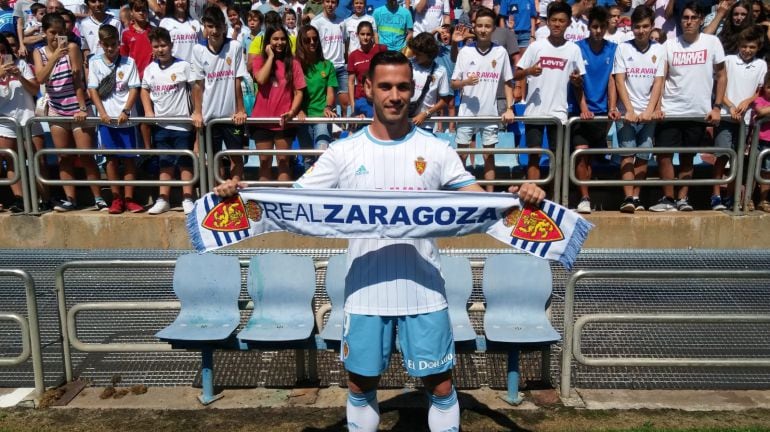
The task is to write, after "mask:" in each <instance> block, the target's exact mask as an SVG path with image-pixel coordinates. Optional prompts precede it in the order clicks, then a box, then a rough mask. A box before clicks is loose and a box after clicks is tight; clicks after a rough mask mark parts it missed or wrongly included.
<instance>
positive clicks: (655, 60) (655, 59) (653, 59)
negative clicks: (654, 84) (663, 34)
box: [652, 55, 658, 63]
mask: <svg viewBox="0 0 770 432" xmlns="http://www.w3.org/2000/svg"><path fill="white" fill-rule="evenodd" d="M657 61H658V56H656V55H653V56H652V62H653V63H656V62H657Z"/></svg>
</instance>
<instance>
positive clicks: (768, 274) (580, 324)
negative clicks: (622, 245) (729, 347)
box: [561, 269, 770, 398]
mask: <svg viewBox="0 0 770 432" xmlns="http://www.w3.org/2000/svg"><path fill="white" fill-rule="evenodd" d="M724 277H725V270H704V269H698V270H664V269H650V270H590V269H585V270H578V271H577V272H575V273H573V274H572V276H571V277H570V278H569V280H568V281H567V285H566V287H565V293H564V346H563V348H562V362H561V396H562V398H569V397H570V391H571V385H572V384H571V379H572V369H571V367H572V360H573V358H574V359H575V360H576V361H577V362H579V363H581V364H584V365H588V366H643V367H645V366H646V367H652V366H671V367H680V366H701V367H770V359H756V358H748V359H747V358H743V359H740V358H729V359H728V358H722V359H715V358H633V359H621V358H601V359H598V358H590V357H586V356H585V355H583V354H582V353H581V352H580V348H581V346H582V345H581V343H580V337H581V336H582V332H583V329H584V327H585V325H586V324H589V323H593V322H623V323H629V322H639V323H642V322H655V323H660V322H678V323H681V322H696V323H697V322H722V323H723V322H752V323H757V322H761V323H767V322H770V315H767V314H764V315H762V314H754V315H750V314H735V315H725V314H714V315H708V314H697V315H695V314H621V313H618V314H588V315H584V316H582V317H581V318H580V319H578V320H577V321H575V320H574V313H575V311H574V309H575V291H576V288H577V284H578V283H579V282H580V281H583V280H585V279H618V280H629V279H630V280H642V279H710V278H714V279H717V278H724ZM729 277H730V278H731V279H770V270H733V269H730V271H729Z"/></svg>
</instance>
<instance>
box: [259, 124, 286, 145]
mask: <svg viewBox="0 0 770 432" xmlns="http://www.w3.org/2000/svg"><path fill="white" fill-rule="evenodd" d="M296 136H297V128H296V127H290V128H286V129H283V130H271V129H265V128H262V127H259V126H255V127H253V128H252V129H251V139H253V140H254V141H257V142H259V141H273V140H274V139H285V140H286V141H287V142H288V143H289V145H291V142H292V141H294V138H296Z"/></svg>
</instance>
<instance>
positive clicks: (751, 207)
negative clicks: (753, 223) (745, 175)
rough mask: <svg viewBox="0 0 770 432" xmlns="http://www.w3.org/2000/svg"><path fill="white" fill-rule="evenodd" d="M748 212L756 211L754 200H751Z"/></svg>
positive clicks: (747, 208)
mask: <svg viewBox="0 0 770 432" xmlns="http://www.w3.org/2000/svg"><path fill="white" fill-rule="evenodd" d="M746 211H747V212H753V211H754V201H752V200H749V205H747V206H746Z"/></svg>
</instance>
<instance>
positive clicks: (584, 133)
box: [571, 121, 610, 148]
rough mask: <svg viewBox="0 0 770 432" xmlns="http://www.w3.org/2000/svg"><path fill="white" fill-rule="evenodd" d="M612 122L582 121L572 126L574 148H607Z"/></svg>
mask: <svg viewBox="0 0 770 432" xmlns="http://www.w3.org/2000/svg"><path fill="white" fill-rule="evenodd" d="M609 127H610V124H609V122H605V121H593V122H580V123H577V124H576V125H575V127H574V128H572V141H571V142H572V148H575V147H588V148H607V131H608V130H609Z"/></svg>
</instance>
